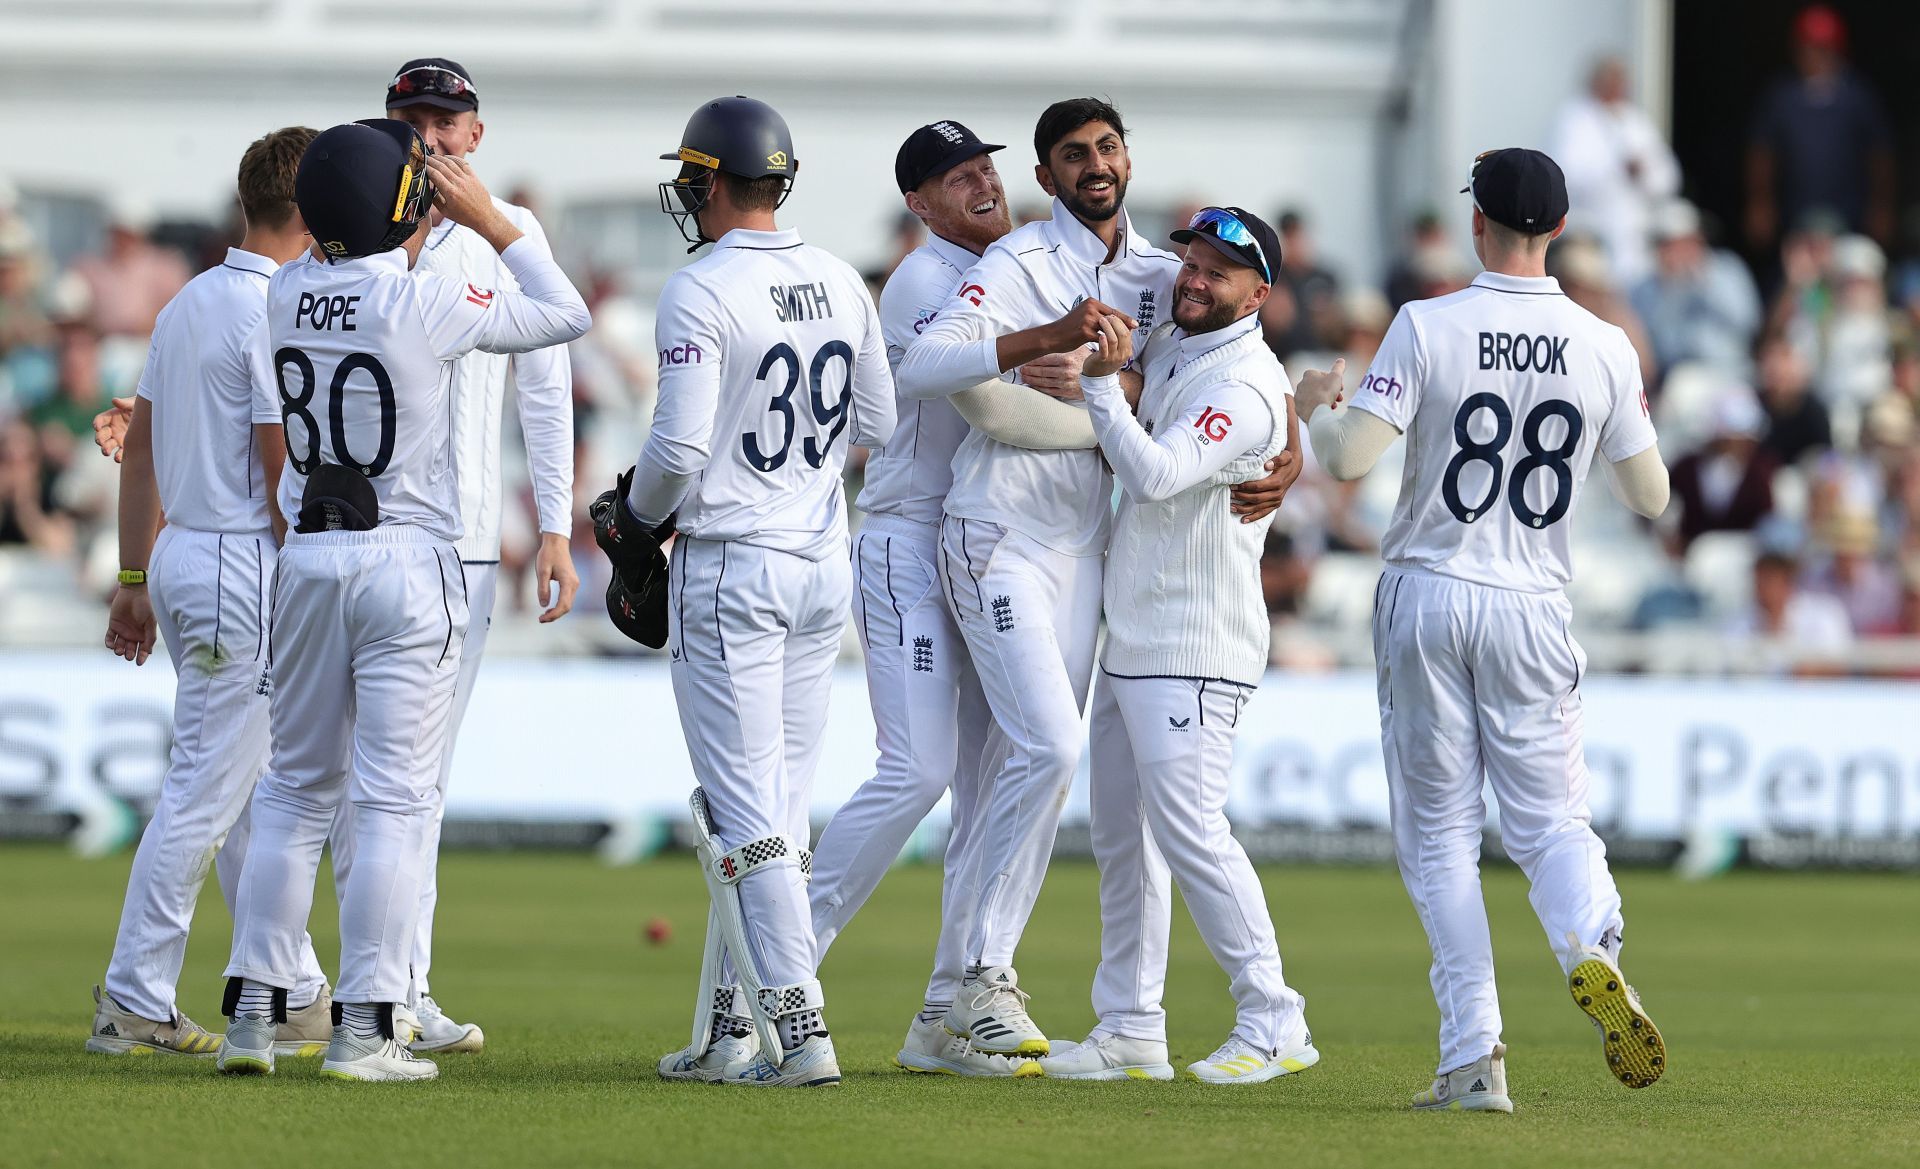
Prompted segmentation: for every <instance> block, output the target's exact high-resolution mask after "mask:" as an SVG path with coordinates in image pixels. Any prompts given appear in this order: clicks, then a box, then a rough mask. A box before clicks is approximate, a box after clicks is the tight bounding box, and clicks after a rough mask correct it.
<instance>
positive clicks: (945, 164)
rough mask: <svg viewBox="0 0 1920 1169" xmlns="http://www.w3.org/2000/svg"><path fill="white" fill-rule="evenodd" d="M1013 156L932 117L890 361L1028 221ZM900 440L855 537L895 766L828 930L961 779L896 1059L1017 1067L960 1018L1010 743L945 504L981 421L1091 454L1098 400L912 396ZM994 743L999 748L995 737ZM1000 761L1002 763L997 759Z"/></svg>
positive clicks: (1029, 441) (998, 390)
mask: <svg viewBox="0 0 1920 1169" xmlns="http://www.w3.org/2000/svg"><path fill="white" fill-rule="evenodd" d="M1000 149H1002V148H1001V147H1000V146H996V145H994V144H992V143H987V142H982V141H981V140H980V139H979V137H978V136H977V135H975V134H974V133H973V131H971V130H969V129H968V128H967V127H965V126H963V125H961V124H960V123H958V122H954V121H940V122H933V123H930V124H928V125H925V126H921V127H920V128H918V129H917V130H915V131H914V132H913V133H912V134H911V135H909V136H908V138H907V140H906V141H905V142H904V143H902V144H901V147H900V150H899V153H898V155H897V156H896V158H895V160H894V178H895V181H896V182H897V183H898V185H899V187H900V191H901V196H902V198H903V199H904V200H905V201H906V205H907V208H908V210H910V211H912V212H913V213H914V214H915V215H918V216H919V217H920V218H921V219H922V220H923V221H924V222H925V223H926V225H927V242H926V243H924V244H922V245H921V246H920V247H918V248H916V249H914V251H913V252H911V253H909V254H908V255H907V257H906V258H905V259H904V260H902V261H901V262H900V266H899V267H898V268H896V269H895V270H894V272H893V275H892V276H891V277H889V278H888V280H887V286H886V289H885V291H883V292H882V293H881V296H880V328H881V332H882V334H883V336H884V337H885V339H886V343H887V359H888V361H889V363H891V364H892V365H894V366H896V367H897V366H898V364H899V362H900V359H901V357H902V356H904V355H905V353H906V351H907V349H908V348H910V347H911V346H912V345H913V344H914V343H915V342H916V341H917V340H918V339H919V335H920V331H921V330H922V329H924V328H925V327H926V326H927V324H928V323H929V322H931V321H932V320H933V319H934V318H935V317H936V316H937V315H938V313H939V312H940V310H941V309H942V308H944V307H945V306H946V304H947V302H948V301H949V300H951V299H952V297H953V294H954V292H955V290H957V289H958V288H959V287H960V285H961V283H962V281H963V279H964V277H965V275H966V272H967V270H968V269H970V268H972V267H973V266H974V265H975V264H976V263H977V262H978V261H979V258H980V257H979V254H980V253H981V252H983V251H985V250H986V248H987V247H988V246H989V245H990V244H992V243H993V242H994V241H995V240H998V239H999V238H1000V237H1002V236H1004V235H1006V234H1007V232H1008V231H1010V230H1012V221H1011V219H1010V217H1009V214H1008V210H1007V197H1006V191H1005V189H1004V188H1003V187H1002V186H1001V182H1000V176H999V174H998V172H997V171H995V169H994V166H993V159H992V153H993V152H994V151H997V150H1000ZM1049 370H1051V371H1053V372H1054V375H1055V376H1056V377H1057V379H1058V382H1059V383H1060V384H1061V385H1062V386H1063V387H1064V385H1065V384H1066V383H1067V382H1069V381H1071V383H1072V384H1073V385H1075V386H1076V387H1077V384H1078V361H1077V359H1076V360H1073V361H1069V360H1067V359H1066V358H1063V357H1057V356H1056V357H1052V358H1042V359H1040V362H1037V363H1033V364H1030V365H1028V366H1027V367H1025V368H1024V369H1023V370H1022V376H1024V377H1026V378H1028V379H1029V380H1030V381H1036V382H1037V381H1041V380H1044V379H1045V378H1046V377H1047V376H1048V372H1049ZM896 405H897V409H898V414H899V424H898V426H897V427H896V429H895V431H894V435H893V438H892V439H891V440H890V441H889V442H888V443H887V445H886V447H885V448H884V449H882V450H878V451H875V452H874V453H873V456H872V458H870V459H869V460H868V461H867V470H866V487H865V489H864V490H862V491H861V493H860V498H859V501H858V503H859V507H860V509H861V510H862V511H863V512H865V513H866V520H865V522H864V523H863V524H862V525H861V528H860V533H859V535H858V536H856V537H855V539H854V545H853V598H854V599H853V616H854V627H855V629H856V630H857V631H858V632H859V635H860V639H861V644H862V646H863V648H864V649H865V651H866V655H865V656H866V671H867V696H868V700H869V702H870V704H871V705H872V708H873V718H874V725H875V727H876V730H877V740H878V742H877V746H878V748H879V762H878V766H877V768H876V772H875V775H874V777H873V778H872V779H870V780H868V781H867V782H866V783H864V784H862V785H861V786H860V789H859V790H858V791H857V792H855V793H854V794H853V796H852V798H850V799H849V800H848V801H847V802H846V803H845V804H842V805H841V807H840V809H839V810H838V811H836V812H835V813H834V816H833V819H832V820H831V821H830V822H829V823H828V824H827V827H826V829H825V831H823V832H822V833H821V834H820V845H819V848H818V849H817V850H815V853H814V858H813V883H812V886H811V887H810V889H809V891H808V892H809V894H810V898H811V901H812V906H813V929H814V937H815V940H816V942H817V943H818V949H819V953H820V955H821V957H822V958H824V957H825V955H826V951H827V948H828V947H829V946H831V945H832V944H833V940H834V938H836V937H837V936H838V935H839V933H840V931H841V930H842V929H843V928H844V927H845V926H846V925H847V923H848V922H849V921H851V920H852V918H853V916H854V914H855V913H857V912H858V911H859V909H860V907H861V906H862V905H864V904H865V903H866V900H867V898H868V897H869V896H870V895H871V894H872V893H873V891H874V889H875V888H877V887H878V886H879V883H880V879H881V878H882V877H883V876H884V875H885V874H886V871H887V869H888V867H889V866H890V865H892V864H893V862H894V861H895V860H896V859H897V858H898V857H899V855H900V849H901V847H902V846H903V845H905V843H906V841H907V839H908V837H910V836H911V835H912V834H913V831H914V829H915V828H916V827H917V826H918V825H919V823H920V821H921V820H922V819H923V818H925V816H926V814H927V812H928V811H930V810H931V809H932V808H933V806H934V805H935V804H936V803H938V802H939V799H940V797H941V796H942V795H944V794H946V793H947V792H948V790H949V789H951V791H952V794H953V800H952V804H951V809H952V832H951V834H950V836H949V837H948V842H947V854H946V865H945V868H946V872H945V877H946V880H945V883H944V885H943V887H942V896H941V906H940V940H939V944H938V946H937V947H936V949H935V952H934V970H933V975H932V977H931V978H930V979H929V980H928V982H927V991H926V997H925V1000H924V1001H923V1003H922V1006H921V1009H920V1012H919V1013H918V1014H917V1015H916V1016H915V1018H914V1020H913V1022H912V1023H911V1024H909V1026H908V1028H907V1038H906V1041H905V1043H903V1044H902V1045H901V1048H900V1052H899V1054H898V1055H896V1056H895V1057H894V1062H895V1063H896V1064H898V1065H899V1066H900V1067H902V1068H905V1069H906V1070H908V1071H914V1072H934V1073H944V1074H951V1075H971V1076H1004V1075H1011V1074H1013V1070H1014V1063H1013V1061H1012V1060H1010V1059H1008V1058H1007V1057H1005V1056H999V1055H989V1054H987V1053H985V1052H980V1051H975V1050H973V1048H972V1044H971V1041H969V1040H967V1039H963V1038H961V1037H959V1036H956V1035H954V1034H952V1033H951V1032H949V1031H948V1030H947V1028H946V1018H947V1013H948V1010H949V1009H950V1008H951V1007H952V1005H953V1001H954V997H955V994H956V993H957V992H958V990H959V988H960V981H961V978H962V977H963V975H964V973H965V969H966V940H967V935H968V933H969V932H970V930H971V927H972V923H973V900H972V898H971V897H969V896H967V895H966V891H965V889H964V888H963V882H962V879H961V869H962V865H963V863H964V859H965V857H966V856H967V855H968V850H969V848H970V847H972V844H973V841H974V839H975V837H974V833H973V827H974V824H975V816H974V813H975V811H976V809H977V807H978V805H979V803H980V800H981V795H982V790H981V786H980V784H981V780H982V775H981V771H982V767H983V765H986V766H991V764H990V763H986V762H985V760H984V757H985V755H986V753H987V752H989V751H994V750H996V749H1001V750H1003V749H1004V748H1003V747H998V744H999V742H1000V741H999V740H998V739H997V738H994V737H993V735H992V715H991V712H990V711H989V710H988V708H987V702H986V696H985V695H984V694H983V693H982V692H981V689H980V680H979V678H978V676H977V675H976V674H975V673H974V669H973V662H972V659H971V657H970V656H969V655H968V653H967V647H966V642H965V641H963V640H962V639H961V637H960V631H959V629H958V627H957V626H956V625H955V624H954V619H953V614H952V612H951V610H950V609H949V608H948V606H947V599H946V594H945V592H944V590H943V589H942V588H941V587H940V582H939V567H938V564H939V555H938V550H939V536H940V520H941V508H942V505H943V504H944V503H945V501H946V496H947V489H948V487H949V486H950V485H951V484H952V482H953V467H952V464H953V455H954V452H955V451H956V450H957V449H958V448H959V446H960V442H961V440H962V439H964V438H965V437H966V435H967V430H968V426H969V424H972V425H974V426H977V427H980V428H981V429H982V430H984V431H986V432H987V433H989V434H991V435H993V436H994V437H996V438H997V439H999V440H1000V441H1003V442H1008V443H1012V444H1013V445H1019V446H1029V447H1037V446H1052V447H1078V448H1090V447H1091V446H1092V445H1093V428H1092V426H1091V425H1090V424H1089V422H1088V419H1087V414H1086V411H1084V410H1082V409H1078V408H1076V407H1074V406H1070V405H1068V404H1067V403H1065V402H1060V401H1056V400H1055V399H1053V398H1050V397H1047V396H1045V395H1044V394H1041V393H1039V392H1038V391H1036V390H1033V389H1030V388H1028V387H1027V386H1023V385H1016V384H1014V383H1011V382H1006V381H1000V380H997V379H996V380H992V381H988V382H985V383H983V384H982V385H980V386H978V387H975V388H974V389H970V390H962V391H961V392H959V393H957V394H954V395H952V396H951V397H950V398H948V399H946V400H944V401H939V400H936V401H911V400H906V399H899V400H897V402H896ZM990 740H992V742H993V744H995V745H994V746H990V745H989V741H990ZM996 761H997V760H996Z"/></svg>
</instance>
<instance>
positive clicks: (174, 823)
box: [87, 127, 330, 1056]
mask: <svg viewBox="0 0 1920 1169" xmlns="http://www.w3.org/2000/svg"><path fill="white" fill-rule="evenodd" d="M313 137H314V131H312V130H309V129H307V128H305V127H295V128H291V129H286V130H277V131H275V132H273V133H271V134H268V135H267V136H266V137H264V138H261V139H260V140H258V141H257V142H254V143H253V144H252V145H251V146H249V147H248V148H247V152H246V154H245V155H244V156H243V157H242V158H241V160H240V173H239V192H240V206H241V211H242V214H243V215H244V216H245V219H246V224H247V233H246V237H245V238H244V239H242V240H241V241H240V246H239V247H237V248H229V249H227V256H226V260H225V261H224V262H223V263H221V264H219V265H218V266H216V267H213V268H209V269H207V270H206V271H205V272H202V273H201V274H200V275H198V276H196V277H194V279H193V280H191V281H189V282H188V284H187V286H186V287H185V288H183V289H182V290H181V291H180V294H179V295H178V296H176V297H175V298H174V299H173V300H172V302H170V303H169V304H168V305H167V307H166V308H165V309H163V310H161V313H160V319H159V320H158V321H157V322H156V323H155V325H154V332H153V340H152V343H151V345H150V346H149V348H148V351H147V365H146V369H145V370H144V371H142V373H141V376H140V385H139V389H138V391H137V393H136V397H135V404H134V407H133V410H132V418H131V423H130V427H129V430H128V433H127V437H126V445H125V455H126V457H125V460H124V462H123V464H122V466H121V470H120V563H121V566H122V567H121V570H120V587H119V589H118V590H117V591H116V592H115V593H114V598H113V608H112V612H111V613H110V615H109V618H108V624H107V648H108V649H111V650H113V651H114V652H115V653H117V654H119V655H120V656H122V657H125V658H127V659H128V660H129V661H132V662H134V663H136V664H140V663H144V662H145V661H146V658H147V655H148V653H150V652H151V651H152V649H153V642H154V634H155V629H156V626H157V628H158V630H159V631H160V632H161V633H162V634H163V635H164V636H165V637H166V641H167V652H168V654H169V656H171V657H172V659H173V663H174V671H175V673H176V674H177V675H178V681H177V683H176V686H175V691H174V711H173V745H172V748H171V750H170V752H169V754H168V760H167V774H166V777H165V779H163V780H162V781H161V785H160V795H159V798H158V799H157V801H156V802H155V804H154V810H153V820H152V822H151V823H149V824H148V825H147V828H146V831H145V832H144V833H143V834H142V835H141V837H140V847H139V848H138V849H137V850H136V851H135V853H134V858H133V871H132V873H131V874H129V876H128V880H127V899H126V904H125V906H124V908H123V909H122V910H121V915H120V929H119V933H118V935H117V936H116V937H115V939H114V945H113V958H112V961H111V962H110V963H109V964H108V966H107V975H106V979H105V981H104V984H103V985H104V993H103V990H102V987H95V988H94V1002H95V1009H94V1020H93V1030H92V1033H91V1034H90V1035H89V1036H88V1038H87V1050H88V1051H94V1052H102V1053H106V1054H112V1055H119V1054H127V1053H131V1052H137V1051H162V1052H174V1053H180V1054H186V1055H207V1056H210V1055H212V1054H213V1053H214V1051H215V1050H216V1049H217V1048H218V1047H219V1045H220V1040H219V1037H218V1036H216V1035H212V1034H209V1033H208V1032H207V1031H205V1030H204V1029H203V1028H201V1027H200V1026H199V1025H197V1024H196V1023H194V1021H193V1020H192V1019H190V1018H188V1017H187V1016H186V1015H185V1014H182V1013H181V1012H180V1010H179V1008H178V1007H176V1006H175V1005H174V996H175V992H176V988H177V985H178V983H179V979H180V965H181V962H182V961H183V960H184V959H185V957H186V950H187V931H188V928H189V927H190V926H191V924H192V922H193V909H194V902H195V901H196V900H197V899H198V898H199V895H200V886H201V883H202V882H203V881H204V880H205V879H206V875H207V868H208V866H209V865H211V864H214V863H215V860H216V854H217V857H218V871H219V880H220V891H221V893H222V894H224V895H225V897H226V900H227V906H228V908H229V909H231V908H233V906H234V904H235V902H236V899H237V892H238V884H239V879H240V862H241V861H242V860H243V859H244V857H245V833H244V831H243V830H237V829H236V821H240V820H241V819H242V817H243V814H244V812H245V811H246V803H247V797H248V796H250V795H251V794H252V793H253V786H254V783H255V782H256V781H257V780H258V779H259V778H260V772H261V770H262V769H263V768H264V767H265V766H266V763H267V746H268V723H267V696H268V695H269V694H270V693H271V692H272V675H271V671H270V669H269V661H268V654H267V643H266V625H267V605H268V598H269V597H270V596H271V595H272V590H273V578H274V558H275V556H276V554H277V550H278V547H279V537H278V535H277V534H276V532H275V528H276V527H277V526H279V525H278V524H277V523H276V519H277V516H276V515H275V513H274V511H273V506H272V501H271V499H270V498H269V489H270V487H271V485H272V481H273V478H274V476H275V475H276V474H277V473H278V468H279V466H280V463H281V462H282V461H283V460H284V459H285V458H286V446H285V444H284V443H283V442H282V440H281V436H280V430H279V421H280V419H279V412H278V409H277V408H276V409H275V410H274V412H273V414H272V415H271V416H269V417H262V416H260V415H258V414H256V411H255V407H254V392H253V391H254V383H255V379H256V378H258V377H260V376H266V372H265V366H266V364H267V362H268V356H267V351H266V347H265V342H264V330H262V329H261V322H262V320H263V318H264V317H265V316H266V310H267V281H268V280H269V279H270V278H271V277H272V276H273V274H274V272H275V271H276V270H278V268H279V266H280V265H281V264H283V263H286V262H288V261H291V260H294V259H297V258H298V257H299V256H301V255H302V254H304V253H305V252H306V250H307V246H308V244H309V243H310V242H311V241H310V240H309V239H308V237H307V233H306V228H305V227H304V226H303V225H302V223H301V221H300V215H299V212H298V211H297V210H296V209H295V207H294V204H293V177H294V171H295V169H296V168H297V167H298V166H299V163H300V155H301V152H302V151H304V150H305V149H306V147H307V144H308V143H309V142H311V141H312V140H313ZM257 423H264V424H268V425H260V426H256V424H257ZM162 515H164V516H165V517H166V527H165V528H164V529H160V530H159V533H158V538H157V539H156V536H155V531H156V529H157V528H159V524H160V519H161V516H162ZM149 598H151V599H149ZM230 833H232V835H231V836H230V835H229V834H230ZM223 841H224V842H225V844H224V845H223ZM329 1006H330V1003H329V1000H328V998H327V988H326V980H325V978H324V976H323V975H322V974H321V971H320V966H319V962H318V960H317V959H316V958H315V957H314V953H313V945H312V943H311V941H305V942H303V944H302V946H301V949H300V955H299V966H298V977H297V979H296V982H295V985H294V986H293V987H292V989H291V990H290V991H289V994H288V1007H287V1021H286V1022H285V1023H283V1024H281V1025H280V1027H279V1028H278V1031H277V1033H276V1035H275V1042H276V1049H277V1050H278V1051H280V1052H281V1053H282V1054H303V1055H317V1054H319V1052H320V1051H321V1050H322V1049H324V1048H325V1046H326V1044H327V1040H328V1037H329V1033H330V1027H329V1022H328V1010H329Z"/></svg>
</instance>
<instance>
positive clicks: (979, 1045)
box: [947, 966, 1053, 1055]
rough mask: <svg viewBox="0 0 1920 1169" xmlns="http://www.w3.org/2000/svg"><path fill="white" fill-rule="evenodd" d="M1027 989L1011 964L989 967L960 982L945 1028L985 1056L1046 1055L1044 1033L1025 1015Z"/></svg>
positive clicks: (1046, 1048) (1051, 1048)
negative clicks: (966, 1040) (968, 1042)
mask: <svg viewBox="0 0 1920 1169" xmlns="http://www.w3.org/2000/svg"><path fill="white" fill-rule="evenodd" d="M1027 997H1028V996H1027V992H1026V991H1024V990H1021V989H1020V981H1019V976H1018V975H1016V974H1015V973H1014V972H1013V967H1011V966H989V967H987V968H986V969H985V970H982V971H981V972H980V973H979V975H978V976H977V977H973V978H969V979H967V980H966V981H965V982H963V983H961V984H960V993H959V994H957V995H955V996H954V999H953V1005H952V1006H951V1007H948V1008H947V1030H948V1031H951V1032H952V1033H953V1034H955V1035H958V1036H959V1037H960V1038H962V1039H970V1040H972V1041H973V1049H974V1050H975V1051H983V1052H986V1053H987V1054H989V1055H1046V1054H1047V1053H1048V1052H1050V1051H1052V1050H1053V1047H1052V1045H1051V1044H1049V1043H1048V1042H1047V1034H1046V1032H1044V1031H1042V1030H1040V1028H1039V1027H1037V1026H1035V1025H1034V1022H1033V1019H1032V1017H1031V1016H1029V1015H1028V1014H1027Z"/></svg>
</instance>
